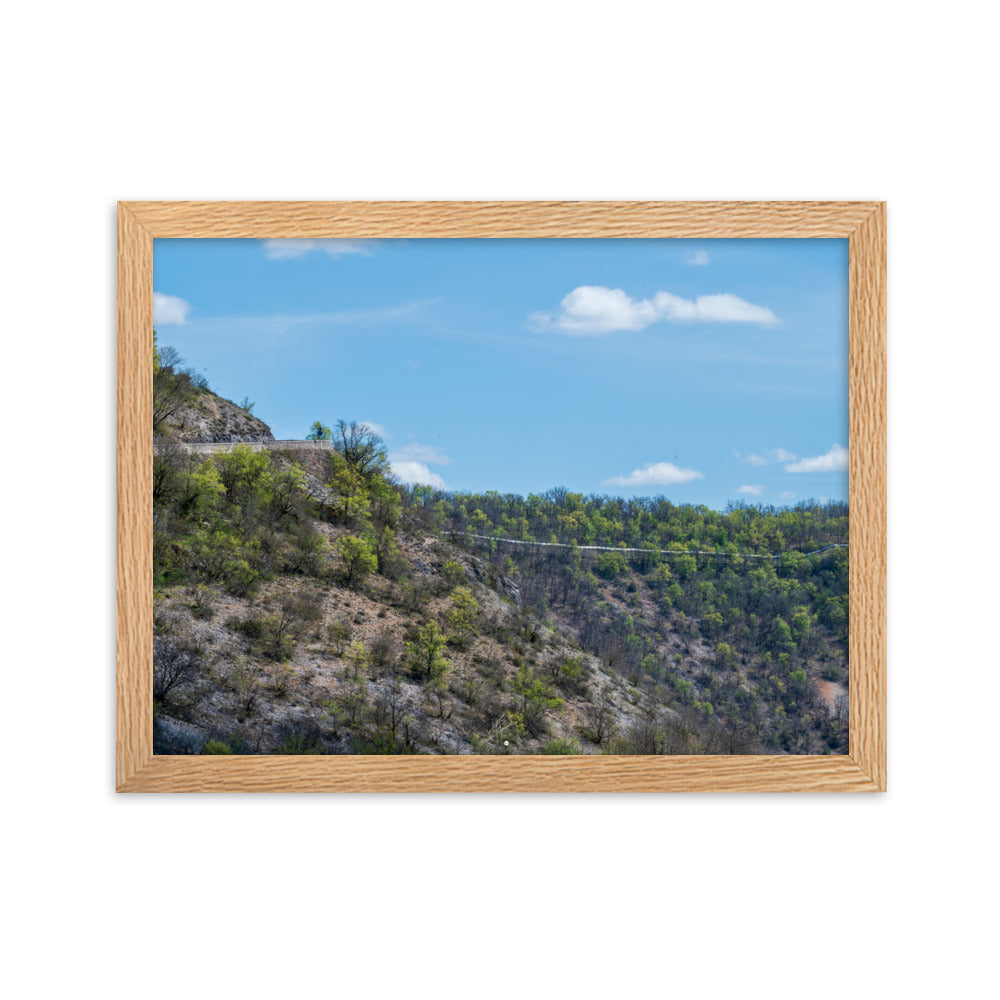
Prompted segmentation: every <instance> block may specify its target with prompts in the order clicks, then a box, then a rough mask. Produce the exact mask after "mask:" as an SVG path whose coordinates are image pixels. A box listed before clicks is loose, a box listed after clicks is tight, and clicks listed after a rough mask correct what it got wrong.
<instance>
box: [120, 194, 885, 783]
mask: <svg viewBox="0 0 1000 1000" xmlns="http://www.w3.org/2000/svg"><path fill="white" fill-rule="evenodd" d="M118 237H119V241H118V368H117V383H118V400H117V403H118V451H117V457H118V465H117V477H118V478H117V487H118V563H117V608H118V619H117V755H116V763H117V788H118V790H119V791H129V792H154V791H178V792H192V791H205V792H220V791H233V792H237V791H242V792H245V791H295V792H301V791H330V792H332V791H364V792H389V791H393V792H397V791H398V792H501V791H508V792H584V791H588V792H615V791H620V792H666V791H738V792H749V791H803V792H816V791H883V790H885V787H886V738H885V727H886V686H885V685H886V621H885V617H886V524H885V520H886V429H885V421H886V390H885V386H886V212H885V205H884V203H880V202H768V203H755V202H678V203H669V202H663V203H659V202H628V203H626V202H572V203H558V202H122V203H119V206H118Z"/></svg>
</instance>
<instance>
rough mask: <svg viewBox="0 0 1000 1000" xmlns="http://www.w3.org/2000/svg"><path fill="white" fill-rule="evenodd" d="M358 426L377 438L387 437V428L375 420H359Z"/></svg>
mask: <svg viewBox="0 0 1000 1000" xmlns="http://www.w3.org/2000/svg"><path fill="white" fill-rule="evenodd" d="M358 426H359V427H361V428H363V429H364V430H366V431H368V433H369V434H374V435H375V436H376V437H380V438H384V437H385V436H386V434H385V428H384V427H383V426H382V425H381V424H377V423H375V421H374V420H359V421H358Z"/></svg>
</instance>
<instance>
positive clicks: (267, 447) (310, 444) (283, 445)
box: [154, 441, 333, 455]
mask: <svg viewBox="0 0 1000 1000" xmlns="http://www.w3.org/2000/svg"><path fill="white" fill-rule="evenodd" d="M166 444H167V442H163V441H156V442H154V447H163V446H164V445H166ZM171 446H172V447H175V448H180V449H181V450H183V451H187V452H193V453H195V454H199V455H201V454H210V453H213V452H220V451H232V450H233V448H236V447H241V448H249V449H250V450H251V451H317V450H319V451H333V445H332V444H331V443H330V442H329V441H175V442H171Z"/></svg>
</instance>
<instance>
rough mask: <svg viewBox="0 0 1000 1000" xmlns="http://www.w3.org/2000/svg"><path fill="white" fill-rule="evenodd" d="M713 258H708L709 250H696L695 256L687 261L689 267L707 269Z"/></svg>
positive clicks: (692, 255)
mask: <svg viewBox="0 0 1000 1000" xmlns="http://www.w3.org/2000/svg"><path fill="white" fill-rule="evenodd" d="M711 259H712V258H711V257H709V256H708V251H707V250H695V252H694V253H693V254H691V256H690V257H688V259H687V260H686V261H684V263H685V264H687V266H688V267H706V266H707V265H708V264H709V263H710V262H711Z"/></svg>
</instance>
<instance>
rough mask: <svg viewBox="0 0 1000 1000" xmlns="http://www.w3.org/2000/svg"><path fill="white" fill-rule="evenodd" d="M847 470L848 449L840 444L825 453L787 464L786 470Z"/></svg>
mask: <svg viewBox="0 0 1000 1000" xmlns="http://www.w3.org/2000/svg"><path fill="white" fill-rule="evenodd" d="M846 471H847V449H846V448H844V447H842V446H841V445H839V444H835V445H833V447H832V448H831V449H830V450H829V451H828V452H827V453H826V454H825V455H816V456H815V457H813V458H803V459H801V460H800V461H798V462H793V463H792V464H791V465H786V466H785V472H846Z"/></svg>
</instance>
